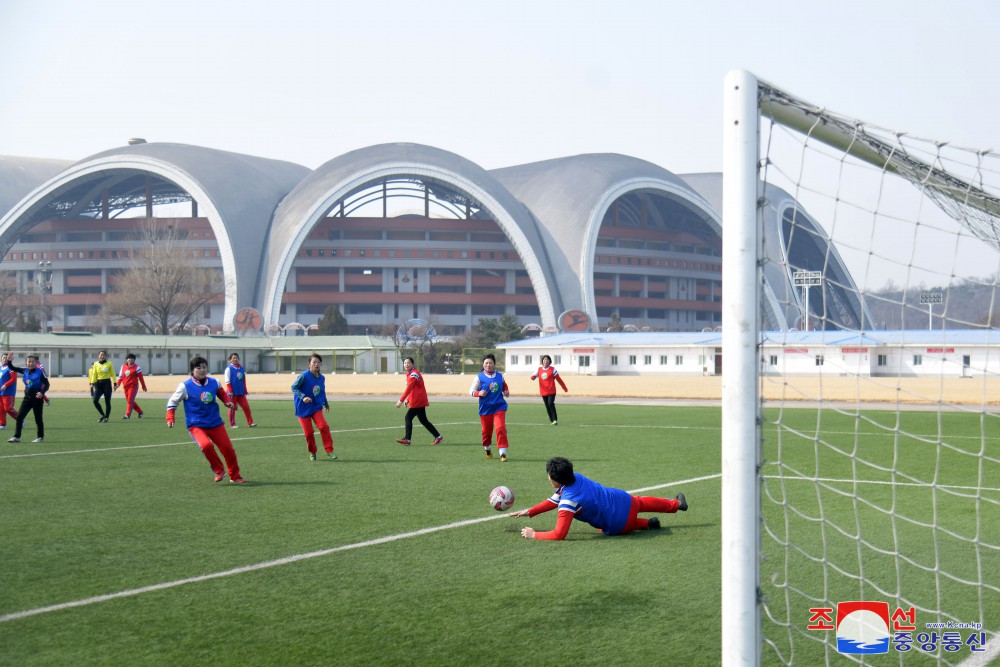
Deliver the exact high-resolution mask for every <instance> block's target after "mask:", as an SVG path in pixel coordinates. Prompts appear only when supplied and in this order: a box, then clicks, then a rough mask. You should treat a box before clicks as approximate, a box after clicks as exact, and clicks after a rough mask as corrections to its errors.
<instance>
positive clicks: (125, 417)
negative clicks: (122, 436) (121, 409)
mask: <svg viewBox="0 0 1000 667" xmlns="http://www.w3.org/2000/svg"><path fill="white" fill-rule="evenodd" d="M122 419H132V415H125V416H124V417H122Z"/></svg>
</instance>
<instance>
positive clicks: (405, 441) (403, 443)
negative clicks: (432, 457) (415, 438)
mask: <svg viewBox="0 0 1000 667" xmlns="http://www.w3.org/2000/svg"><path fill="white" fill-rule="evenodd" d="M396 442H398V443H399V444H401V445H406V446H407V447H409V446H410V441H409V440H407V439H406V438H396Z"/></svg>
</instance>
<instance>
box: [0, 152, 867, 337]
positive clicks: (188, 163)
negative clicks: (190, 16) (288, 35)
mask: <svg viewBox="0 0 1000 667" xmlns="http://www.w3.org/2000/svg"><path fill="white" fill-rule="evenodd" d="M721 183H722V177H721V174H694V175H687V176H685V175H676V174H673V173H671V172H670V171H668V170H667V169H665V168H663V167H660V166H658V165H655V164H652V163H649V162H646V161H644V160H640V159H637V158H632V157H629V156H626V155H617V154H593V155H576V156H571V157H565V158H559V159H553V160H547V161H543V162H536V163H531V164H525V165H518V166H512V167H507V168H503V169H496V170H492V171H487V170H485V169H483V168H482V167H480V166H478V165H477V164H475V163H473V162H472V161H470V160H468V159H466V158H463V157H462V156H460V155H456V154H454V153H450V152H447V151H444V150H441V149H438V148H434V147H431V146H423V145H417V144H405V143H396V144H384V145H378V146H371V147H368V148H363V149H360V150H356V151H353V152H350V153H347V154H345V155H341V156H338V157H335V158H333V159H331V160H330V161H328V162H327V163H325V164H324V165H322V166H320V167H319V168H318V169H316V170H309V169H307V168H305V167H302V166H300V165H296V164H292V163H289V162H282V161H278V160H272V159H265V158H260V157H256V156H251V155H241V154H235V153H230V152H225V151H219V150H215V149H211V148H206V147H200V146H190V145H182V144H172V143H145V142H144V141H142V140H132V141H131V142H130V144H129V145H127V146H122V147H117V148H112V149H110V150H107V151H104V152H102V153H98V154H96V155H92V156H90V157H86V158H84V159H82V160H80V161H78V162H75V163H65V162H59V161H54V160H40V159H31V158H17V157H4V158H0V213H2V218H0V250H2V258H3V260H2V261H3V266H2V269H3V271H4V272H5V274H6V278H5V279H6V280H7V284H8V285H9V288H8V289H11V290H12V291H13V292H14V293H15V296H13V297H12V298H11V300H10V301H9V302H8V303H9V305H10V306H12V307H14V308H18V309H22V310H25V311H31V312H33V313H36V314H37V317H38V319H39V320H40V322H41V324H42V326H41V329H42V330H43V331H63V332H73V331H93V332H98V333H123V332H128V331H129V329H128V327H127V325H126V324H125V323H123V322H121V321H118V320H116V319H115V318H114V317H113V316H112V315H110V314H109V313H107V312H105V310H104V308H103V306H104V303H105V301H106V299H107V297H108V295H109V293H111V292H113V291H115V290H116V289H124V290H127V286H124V285H120V284H119V278H120V276H121V275H122V273H123V272H124V271H125V270H126V269H127V268H128V267H129V266H130V265H131V264H130V263H131V262H132V261H133V260H134V258H137V257H142V256H143V254H144V253H145V252H146V244H147V243H148V241H147V240H146V239H144V237H143V229H146V228H148V227H149V226H152V227H154V228H156V229H160V230H162V229H170V230H172V232H173V233H175V234H176V236H175V238H176V243H178V244H179V245H181V246H182V247H183V248H185V249H187V250H189V251H190V258H191V261H192V264H193V266H196V267H198V268H203V269H205V270H207V271H210V272H212V273H213V274H214V275H215V276H216V280H215V284H216V285H217V288H216V290H217V291H215V292H214V293H213V294H212V298H211V299H210V300H208V302H207V303H206V304H205V306H204V309H203V311H202V312H201V313H200V314H199V315H200V316H199V318H198V321H196V322H192V323H190V324H189V325H188V327H187V328H188V329H190V330H191V331H190V332H193V333H223V332H231V331H232V330H233V329H234V318H235V316H236V314H237V313H238V312H240V311H243V310H244V309H247V308H251V309H253V310H254V311H257V312H258V313H260V314H261V315H262V318H261V320H262V321H261V323H260V327H261V329H263V330H264V331H265V332H266V333H268V334H270V335H281V334H282V333H285V332H296V331H300V332H301V331H306V330H308V329H309V328H310V327H313V326H314V325H315V324H316V322H317V321H318V319H319V318H320V317H321V316H322V315H323V313H324V311H325V310H326V309H327V307H328V306H330V305H331V304H333V305H336V306H337V308H338V309H339V310H340V311H341V313H342V314H343V315H344V317H345V318H346V320H347V323H348V325H349V326H350V330H351V332H352V333H357V334H365V333H376V332H379V331H382V330H384V329H385V328H386V327H394V326H396V325H398V323H400V322H405V321H406V320H409V319H414V318H419V319H424V320H427V321H429V322H431V323H433V325H434V327H435V329H436V331H437V333H438V334H442V335H455V334H461V333H463V332H465V331H468V330H469V329H471V328H472V327H473V326H474V325H475V324H476V323H477V322H478V321H479V320H480V319H482V318H495V317H498V316H501V315H505V314H507V315H513V316H514V317H516V318H517V321H518V322H519V323H520V324H521V325H522V326H524V327H526V328H527V330H528V331H535V332H544V333H555V332H556V331H557V330H563V329H565V328H566V327H565V324H564V323H563V324H561V323H560V315H561V314H563V313H566V312H574V313H583V314H585V315H586V318H585V319H580V320H578V323H577V324H576V325H574V326H575V327H576V328H580V327H582V328H583V329H584V330H592V331H599V330H602V329H603V328H604V327H606V326H607V323H608V322H609V320H610V319H611V318H612V317H613V316H617V317H618V318H619V319H620V321H621V323H622V324H623V325H625V326H628V327H630V328H636V329H640V328H641V329H646V330H655V331H701V330H703V329H706V328H715V327H719V326H720V325H721V314H722V307H721V302H722V285H721V272H722V267H721V245H722V243H721ZM769 193H771V194H773V198H774V199H775V200H776V202H777V205H776V206H775V207H773V208H772V209H771V213H769V215H768V219H767V221H766V224H767V225H768V226H769V228H770V229H772V230H773V232H774V233H773V234H769V238H771V239H772V241H771V246H770V247H769V248H768V252H769V254H770V255H771V256H772V257H773V259H775V260H780V261H775V262H773V263H771V264H770V265H769V269H768V274H767V276H766V288H765V292H766V296H765V302H766V303H765V307H766V318H767V323H768V325H769V327H770V328H772V329H778V330H781V329H788V328H792V327H796V326H799V325H801V324H802V321H801V312H802V310H801V304H800V303H798V297H797V294H796V291H795V290H794V288H793V285H792V282H791V281H792V273H793V271H794V270H824V271H825V272H826V274H827V275H828V276H831V280H829V281H828V282H827V287H826V288H824V289H826V290H827V291H828V293H829V297H830V302H831V303H836V304H837V308H836V309H835V311H834V312H831V313H828V314H826V323H827V326H829V327H831V328H849V329H856V328H859V327H860V326H861V325H862V323H864V322H866V321H867V322H870V321H871V317H870V316H869V315H866V312H865V308H864V305H863V303H862V302H861V301H860V300H859V299H858V297H857V296H853V295H855V294H856V289H855V288H854V284H853V281H852V279H851V277H850V274H849V272H848V271H847V269H846V267H845V266H844V264H843V262H842V261H841V260H840V258H839V255H838V254H837V251H836V249H835V248H833V247H832V246H830V245H829V244H828V243H827V242H825V241H823V238H822V236H821V235H820V234H811V235H809V236H808V237H807V236H805V235H804V234H801V233H800V234H799V236H798V237H796V241H795V242H792V239H791V238H790V235H789V232H788V230H789V229H790V228H791V227H790V225H789V224H788V223H789V220H790V218H791V217H792V216H793V212H796V214H797V216H798V220H797V222H798V226H799V228H800V229H801V228H802V227H803V225H806V224H812V225H813V226H815V223H812V222H811V221H809V219H808V216H807V215H805V214H804V212H803V210H802V207H801V206H799V205H797V204H796V202H795V201H794V200H793V198H792V197H790V196H789V195H788V194H787V193H785V192H783V191H780V190H777V189H775V190H772V191H769ZM806 238H808V239H809V240H808V241H805V240H804V239H806ZM780 267H785V268H780ZM819 301H820V299H816V303H819ZM156 333H167V332H156Z"/></svg>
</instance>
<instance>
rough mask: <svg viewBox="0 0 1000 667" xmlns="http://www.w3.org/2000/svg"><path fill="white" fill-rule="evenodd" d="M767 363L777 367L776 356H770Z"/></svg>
mask: <svg viewBox="0 0 1000 667" xmlns="http://www.w3.org/2000/svg"><path fill="white" fill-rule="evenodd" d="M768 362H769V363H770V364H771V365H772V366H777V365H778V355H776V354H772V355H771V356H770V357H768Z"/></svg>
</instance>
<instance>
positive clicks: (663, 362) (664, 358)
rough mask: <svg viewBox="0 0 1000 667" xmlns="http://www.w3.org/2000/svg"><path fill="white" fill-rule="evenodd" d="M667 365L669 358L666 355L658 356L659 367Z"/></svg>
mask: <svg viewBox="0 0 1000 667" xmlns="http://www.w3.org/2000/svg"><path fill="white" fill-rule="evenodd" d="M669 363H670V358H669V357H668V356H667V355H665V354H661V355H660V365H661V366H667V365H668V364H669Z"/></svg>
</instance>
